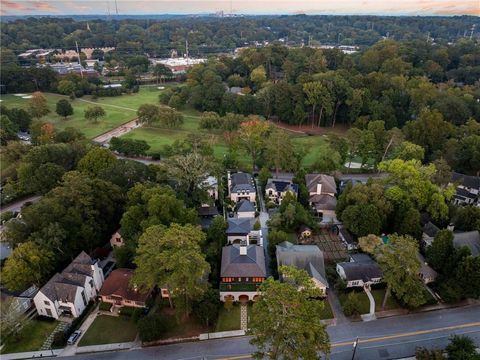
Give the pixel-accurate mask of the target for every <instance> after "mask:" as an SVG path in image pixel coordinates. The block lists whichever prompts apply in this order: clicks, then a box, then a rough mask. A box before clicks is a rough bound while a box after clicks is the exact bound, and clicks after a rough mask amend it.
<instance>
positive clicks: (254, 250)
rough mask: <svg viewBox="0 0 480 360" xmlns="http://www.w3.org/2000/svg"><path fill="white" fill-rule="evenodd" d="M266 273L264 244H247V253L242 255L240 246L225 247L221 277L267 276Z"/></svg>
mask: <svg viewBox="0 0 480 360" xmlns="http://www.w3.org/2000/svg"><path fill="white" fill-rule="evenodd" d="M266 275H267V273H266V270H265V254H264V252H263V247H262V246H257V245H250V246H247V254H246V255H240V246H237V245H230V246H224V247H223V249H222V267H221V270H220V276H221V277H266Z"/></svg>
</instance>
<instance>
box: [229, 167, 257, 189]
mask: <svg viewBox="0 0 480 360" xmlns="http://www.w3.org/2000/svg"><path fill="white" fill-rule="evenodd" d="M230 180H231V182H232V183H231V187H230V190H231V191H232V192H237V191H242V190H248V191H255V186H254V183H253V178H252V175H250V174H247V173H242V172H239V173H235V174H232V175H231V176H230Z"/></svg>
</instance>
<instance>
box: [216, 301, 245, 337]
mask: <svg viewBox="0 0 480 360" xmlns="http://www.w3.org/2000/svg"><path fill="white" fill-rule="evenodd" d="M250 309H251V308H250ZM250 309H249V310H250ZM231 330H240V306H239V305H234V306H233V307H232V308H231V309H230V311H227V310H225V308H224V307H223V306H222V308H221V309H220V314H219V315H218V320H217V326H216V327H215V331H216V332H219V331H231Z"/></svg>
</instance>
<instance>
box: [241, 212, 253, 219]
mask: <svg viewBox="0 0 480 360" xmlns="http://www.w3.org/2000/svg"><path fill="white" fill-rule="evenodd" d="M254 217H255V211H247V212H238V213H237V218H239V219H247V218H254Z"/></svg>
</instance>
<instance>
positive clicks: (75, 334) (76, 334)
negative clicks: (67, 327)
mask: <svg viewBox="0 0 480 360" xmlns="http://www.w3.org/2000/svg"><path fill="white" fill-rule="evenodd" d="M80 335H82V331H81V330H76V331H74V332H73V334H72V335H70V337H69V338H68V341H67V344H68V345H73V344H75V343H76V342H77V340H78V338H79V337H80Z"/></svg>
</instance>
